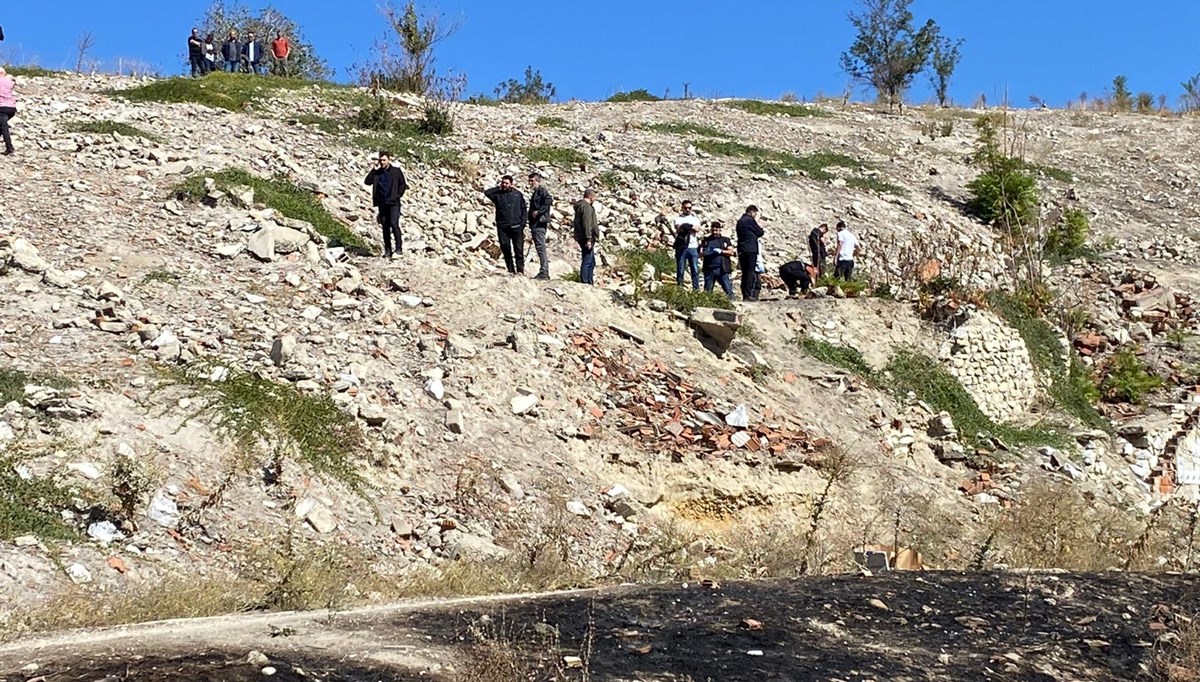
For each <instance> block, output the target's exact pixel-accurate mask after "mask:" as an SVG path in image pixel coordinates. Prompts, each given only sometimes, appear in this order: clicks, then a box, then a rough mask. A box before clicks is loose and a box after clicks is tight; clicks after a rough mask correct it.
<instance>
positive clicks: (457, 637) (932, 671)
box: [0, 573, 1200, 682]
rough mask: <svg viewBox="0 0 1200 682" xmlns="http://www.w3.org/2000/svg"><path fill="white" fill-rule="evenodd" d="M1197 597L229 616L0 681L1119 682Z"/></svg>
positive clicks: (934, 590) (852, 581)
mask: <svg viewBox="0 0 1200 682" xmlns="http://www.w3.org/2000/svg"><path fill="white" fill-rule="evenodd" d="M1197 586H1198V582H1197V578H1196V577H1194V576H1179V575H1162V576H1143V575H1131V574H1123V573H1106V574H1088V575H1075V574H1042V573H1031V574H1016V573H1013V574H957V573H925V574H903V575H901V574H896V575H885V576H878V577H871V578H863V577H858V576H841V577H832V578H811V579H797V580H791V581H772V582H761V583H731V584H728V585H718V586H715V587H712V586H703V585H698V584H690V585H663V586H628V587H618V588H611V589H604V590H588V591H575V592H559V593H553V594H539V595H532V594H523V595H507V596H503V597H486V598H472V599H453V600H438V601H418V602H409V603H404V604H396V605H389V606H383V607H374V608H368V609H360V610H355V611H347V612H343V613H335V614H329V613H276V614H251V615H238V616H226V617H220V618H206V619H198V620H192V621H172V622H162V623H148V624H144V625H137V626H129V627H123V628H115V629H111V630H103V631H96V632H72V633H66V634H61V635H55V636H50V637H45V638H39V639H30V640H25V641H19V642H15V643H11V644H8V645H6V646H3V647H0V682H15V681H17V680H20V681H21V682H29V681H31V680H39V682H67V681H72V682H74V681H76V680H78V681H81V682H82V681H84V680H89V681H94V680H99V679H120V680H143V681H158V680H168V679H170V680H252V679H262V678H263V669H264V668H266V667H270V668H272V669H273V670H274V673H273V674H272V679H281V680H301V679H304V680H312V679H320V680H331V681H334V680H336V681H342V680H345V681H359V680H430V679H434V680H456V679H465V678H468V677H471V678H475V677H477V674H478V670H476V669H475V668H473V666H478V665H479V663H478V659H477V658H476V657H475V654H477V653H478V651H479V646H480V645H483V646H484V647H485V648H487V647H488V645H489V644H490V645H492V650H493V651H494V650H495V649H496V648H497V644H498V643H499V647H500V648H502V649H503V650H504V651H505V652H506V656H511V657H517V658H519V657H526V658H528V659H538V658H540V659H542V660H543V665H542V666H541V667H540V668H537V669H538V670H539V672H537V673H521V674H522V675H525V676H524V677H520V676H518V677H511V678H509V677H498V678H495V679H503V680H507V679H514V680H515V679H541V678H545V679H555V678H554V677H553V675H555V674H560V673H561V671H560V672H559V673H556V672H554V671H555V668H556V667H557V666H556V665H555V664H556V663H557V662H559V661H561V660H562V659H561V656H563V655H579V656H581V657H582V658H583V659H584V660H585V662H586V666H587V669H588V671H589V673H590V676H591V679H598V680H629V681H632V680H695V681H696V682H700V681H707V680H714V681H715V680H721V681H726V680H762V679H774V680H809V679H842V680H868V679H889V680H979V679H995V680H1129V679H1134V678H1135V677H1138V676H1139V675H1141V674H1143V673H1144V671H1146V670H1149V668H1150V666H1152V665H1153V662H1154V660H1155V657H1156V656H1160V655H1162V654H1161V649H1160V646H1159V645H1156V640H1157V639H1159V638H1160V637H1162V636H1163V635H1164V634H1166V633H1169V632H1173V631H1176V630H1177V628H1178V625H1179V624H1180V623H1181V622H1182V619H1181V618H1180V617H1181V616H1186V615H1188V614H1192V613H1195V612H1196V610H1197V609H1198V608H1200V600H1198V598H1197V595H1198V594H1200V593H1198V592H1197ZM252 651H255V652H261V653H262V654H263V655H265V656H266V657H267V658H266V659H263V658H248V656H252V654H251V652H252ZM506 660H509V659H507V658H506ZM487 665H489V666H490V669H493V670H494V669H495V662H494V660H491V661H490V662H489V663H488V664H487ZM531 669H532V668H531ZM106 676H111V677H106ZM565 676H566V677H568V678H574V679H580V678H581V677H582V673H580V672H578V671H566V672H565ZM488 679H491V678H488Z"/></svg>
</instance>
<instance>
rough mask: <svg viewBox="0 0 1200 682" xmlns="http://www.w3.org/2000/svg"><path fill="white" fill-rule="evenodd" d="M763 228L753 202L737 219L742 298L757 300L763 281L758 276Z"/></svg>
mask: <svg viewBox="0 0 1200 682" xmlns="http://www.w3.org/2000/svg"><path fill="white" fill-rule="evenodd" d="M762 236H763V229H762V227H761V226H759V224H758V207H757V206H754V205H753V204H751V205H750V206H747V207H746V212H745V213H744V214H742V217H741V218H738V221H737V254H738V269H739V270H741V271H742V300H744V301H757V300H758V292H759V290H760V289H761V288H762V283H761V281H760V279H759V276H758V240H759V239H762Z"/></svg>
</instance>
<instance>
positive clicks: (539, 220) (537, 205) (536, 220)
mask: <svg viewBox="0 0 1200 682" xmlns="http://www.w3.org/2000/svg"><path fill="white" fill-rule="evenodd" d="M529 186H530V187H532V188H533V194H530V195H529V232H530V234H532V235H533V248H534V250H536V251H537V256H538V274H537V277H534V279H550V258H549V257H548V256H547V255H546V229H547V228H548V227H550V208H551V207H552V206H553V205H554V199H553V198H552V197H551V196H550V191H549V190H547V189H546V187H545V186H544V185H542V176H541V174H540V173H538V172H537V171H534V172H532V173H530V174H529Z"/></svg>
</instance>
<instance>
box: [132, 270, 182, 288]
mask: <svg viewBox="0 0 1200 682" xmlns="http://www.w3.org/2000/svg"><path fill="white" fill-rule="evenodd" d="M182 280H183V276H182V275H179V274H176V273H175V272H172V271H171V270H167V269H166V268H158V269H157V270H151V271H150V272H147V273H146V274H145V276H144V277H142V284H152V283H155V282H158V283H161V284H170V285H172V286H174V285H176V284H178V283H179V282H181V281H182Z"/></svg>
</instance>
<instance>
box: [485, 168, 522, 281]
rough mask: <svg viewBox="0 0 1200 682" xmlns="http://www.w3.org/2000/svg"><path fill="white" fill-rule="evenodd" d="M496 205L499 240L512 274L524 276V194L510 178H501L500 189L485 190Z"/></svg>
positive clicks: (497, 235)
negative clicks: (514, 185)
mask: <svg viewBox="0 0 1200 682" xmlns="http://www.w3.org/2000/svg"><path fill="white" fill-rule="evenodd" d="M483 195H484V196H485V197H487V198H488V199H489V200H490V201H491V202H492V203H493V204H494V205H495V206H496V238H497V239H498V240H499V241H500V251H501V252H502V253H503V254H504V267H506V268H508V272H509V274H516V273H522V274H524V273H525V220H526V216H527V209H526V206H525V195H523V194H521V191H520V190H518V189H517V188H515V187H513V178H512V176H511V175H505V176H504V177H502V178H500V186H499V187H493V188H491V189H489V190H484V192H483Z"/></svg>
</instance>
